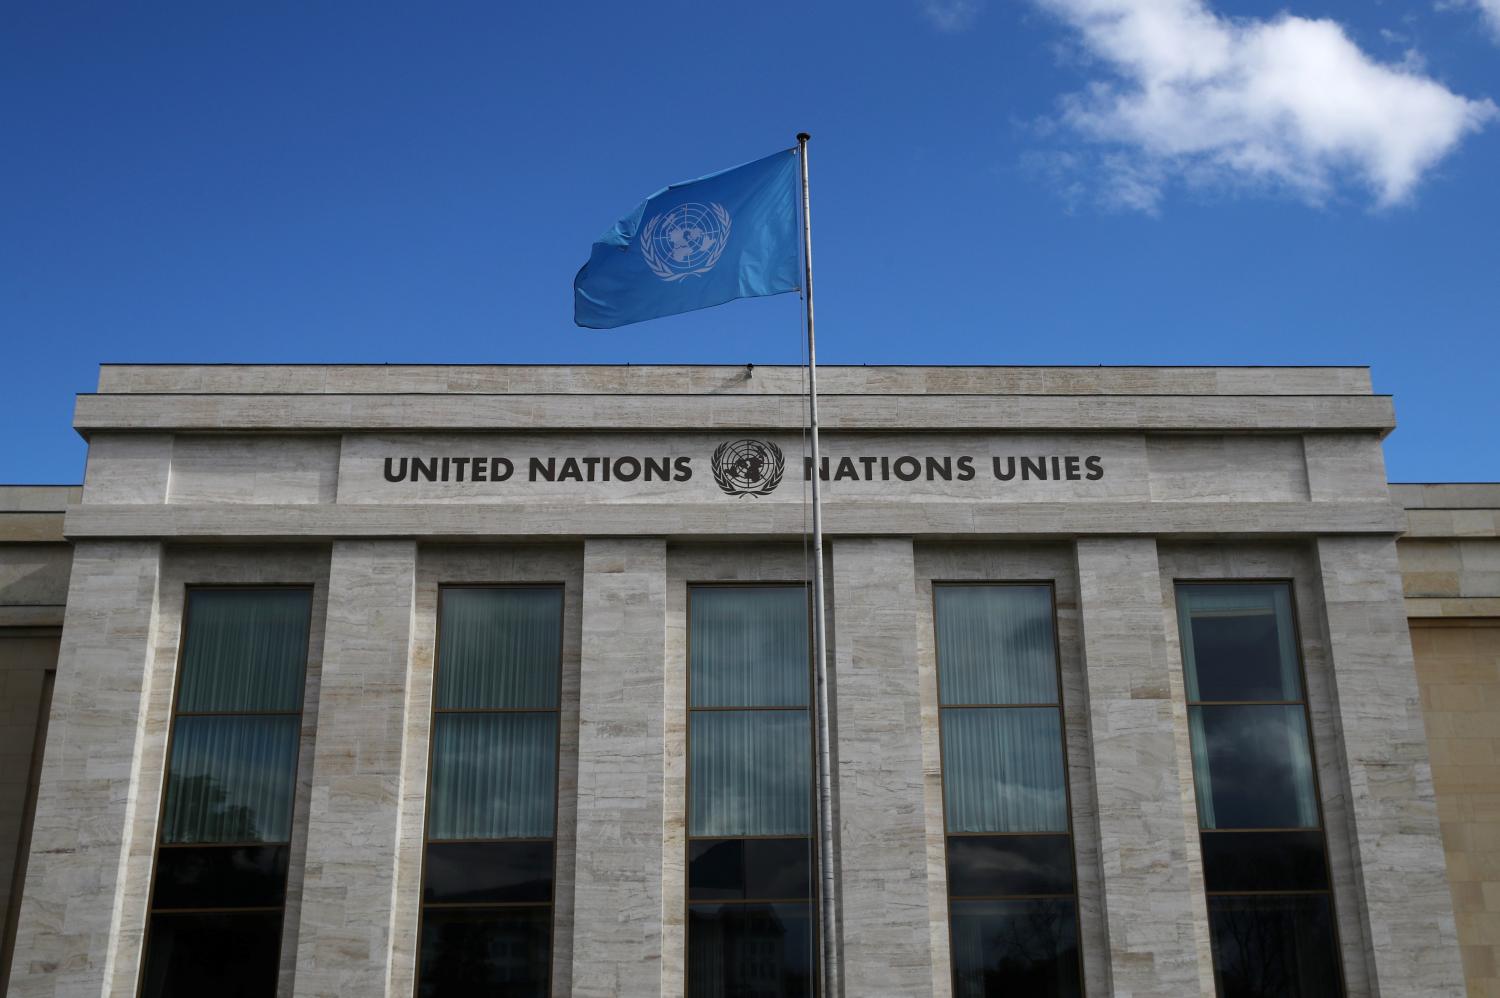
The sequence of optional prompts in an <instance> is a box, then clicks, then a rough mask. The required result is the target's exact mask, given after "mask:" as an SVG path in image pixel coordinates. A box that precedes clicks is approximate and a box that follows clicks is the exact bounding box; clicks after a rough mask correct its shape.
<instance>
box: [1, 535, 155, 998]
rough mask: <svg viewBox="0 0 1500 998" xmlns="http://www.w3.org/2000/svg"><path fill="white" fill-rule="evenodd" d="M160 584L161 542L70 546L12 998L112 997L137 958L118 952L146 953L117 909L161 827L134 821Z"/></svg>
mask: <svg viewBox="0 0 1500 998" xmlns="http://www.w3.org/2000/svg"><path fill="white" fill-rule="evenodd" d="M160 584H161V545H159V544H156V543H154V542H149V543H148V542H134V541H131V542H114V541H102V542H94V541H86V542H80V543H79V544H77V545H75V547H74V550H73V575H72V582H71V583H70V585H69V587H68V606H67V611H66V616H65V622H64V629H63V638H62V646H61V649H60V651H59V654H58V660H57V679H56V685H55V687H54V690H53V700H52V703H53V707H52V712H53V717H54V718H55V721H54V722H53V723H52V724H51V725H50V727H49V728H48V731H47V749H46V754H45V756H44V757H43V764H42V782H41V788H40V790H39V792H38V796H37V804H36V821H35V824H34V825H33V828H32V839H31V855H30V859H29V861H28V866H27V872H26V888H25V893H24V895H23V897H22V901H21V915H20V921H19V925H18V929H17V932H16V945H15V958H14V962H13V965H12V970H11V980H10V991H9V994H10V995H12V996H14V998H43V996H45V998H60V996H64V995H66V996H69V998H72V996H79V998H93V996H101V995H109V994H112V993H114V991H113V990H112V986H111V981H112V978H113V977H114V976H115V972H114V967H115V964H116V963H117V962H118V961H119V960H121V959H126V960H131V961H133V960H135V959H136V958H137V956H138V952H125V951H122V947H130V946H134V948H135V950H137V951H138V950H139V946H140V926H138V925H136V926H122V925H121V924H120V923H121V921H122V919H121V914H120V913H121V909H122V907H123V906H124V904H125V887H126V875H127V864H126V859H127V857H129V856H130V855H131V854H132V852H133V851H136V850H133V849H132V845H133V844H134V843H133V842H132V836H133V835H134V836H139V835H142V834H144V835H147V836H150V835H151V834H153V833H154V829H155V821H154V816H152V817H151V818H150V819H149V820H144V821H141V820H137V817H138V816H137V814H136V811H137V802H138V801H139V800H140V799H141V798H142V796H143V795H142V794H141V793H140V792H139V787H138V786H137V783H138V782H139V781H140V780H141V779H142V777H143V773H142V766H141V764H140V762H141V761H140V753H141V751H142V746H143V742H144V741H145V735H146V724H147V711H146V705H147V703H148V701H149V700H150V698H151V693H152V690H151V689H150V683H149V681H148V676H150V675H151V670H150V663H151V660H152V652H153V646H154V643H155V631H156V620H157V601H158V598H159V595H160ZM151 775H152V777H153V778H155V779H157V780H159V779H160V778H161V774H160V772H159V771H157V772H154V773H153V774H151ZM144 796H145V797H147V798H149V799H150V800H151V801H153V802H154V801H155V800H156V799H157V798H156V794H155V793H154V792H152V793H150V794H146V795H144ZM150 848H151V846H150V844H149V843H148V844H147V845H146V846H145V849H146V854H147V855H149V854H150ZM148 869H149V861H148ZM137 879H139V878H137ZM122 933H123V934H124V935H123V938H122ZM131 984H132V989H133V984H134V982H133V980H132V981H131ZM125 993H129V992H125Z"/></svg>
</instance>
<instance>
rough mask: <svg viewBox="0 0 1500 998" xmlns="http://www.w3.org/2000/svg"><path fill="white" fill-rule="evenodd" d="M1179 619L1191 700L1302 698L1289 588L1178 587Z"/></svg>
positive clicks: (1263, 585)
mask: <svg viewBox="0 0 1500 998" xmlns="http://www.w3.org/2000/svg"><path fill="white" fill-rule="evenodd" d="M1177 616H1178V622H1179V624H1180V628H1181V631H1182V642H1183V664H1184V665H1185V666H1186V670H1187V686H1188V699H1189V700H1192V701H1215V700H1232V701H1241V700H1300V699H1302V678H1301V675H1300V672H1301V657H1300V656H1299V655H1298V654H1297V640H1296V628H1295V627H1293V626H1292V594H1291V589H1290V587H1288V586H1286V585H1283V584H1281V583H1270V584H1268V583H1253V584H1245V585H1217V584H1216V585H1182V586H1178V587H1177Z"/></svg>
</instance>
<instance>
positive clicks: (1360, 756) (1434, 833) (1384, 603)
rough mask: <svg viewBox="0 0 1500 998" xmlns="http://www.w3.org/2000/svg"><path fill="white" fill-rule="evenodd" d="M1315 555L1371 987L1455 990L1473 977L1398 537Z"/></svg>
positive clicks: (1352, 540)
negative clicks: (1460, 924) (1447, 860)
mask: <svg viewBox="0 0 1500 998" xmlns="http://www.w3.org/2000/svg"><path fill="white" fill-rule="evenodd" d="M1317 557H1318V568H1319V571H1320V574H1321V577H1322V588H1323V601H1324V604H1325V607H1326V611H1327V618H1328V635H1329V644H1330V646H1331V648H1332V654H1333V665H1334V669H1333V675H1334V682H1335V687H1336V689H1335V694H1336V698H1337V699H1336V703H1337V711H1338V714H1337V717H1338V722H1339V727H1340V731H1341V734H1342V735H1343V746H1344V762H1345V765H1346V767H1347V772H1348V779H1349V787H1350V800H1351V810H1352V813H1353V816H1354V827H1355V831H1356V845H1357V851H1356V854H1355V862H1356V864H1357V869H1358V875H1357V882H1358V884H1359V887H1360V891H1361V894H1362V901H1363V914H1364V918H1365V926H1366V935H1367V938H1368V939H1369V941H1370V949H1371V952H1372V955H1373V960H1374V966H1375V983H1374V987H1375V988H1376V989H1377V991H1378V993H1379V994H1380V995H1384V996H1389V995H1430V996H1434V998H1438V996H1444V998H1446V996H1453V998H1458V996H1461V995H1463V994H1464V990H1465V989H1464V978H1463V972H1462V969H1461V967H1460V963H1459V954H1458V945H1457V930H1456V927H1455V924H1454V918H1453V903H1452V898H1451V896H1450V894H1449V890H1448V883H1447V880H1446V878H1445V876H1444V866H1443V852H1442V840H1441V838H1440V833H1439V827H1438V815H1437V805H1436V802H1435V800H1434V797H1433V790H1432V769H1431V764H1430V762H1429V758H1428V754H1427V738H1426V733H1425V730H1424V727H1423V722H1422V711H1421V702H1420V697H1419V692H1418V687H1417V677H1416V672H1415V668H1414V666H1413V662H1412V652H1411V645H1410V643H1409V639H1408V635H1407V625H1406V613H1405V607H1404V605H1403V602H1402V597H1401V576H1400V571H1399V569H1398V566H1397V560H1396V545H1395V543H1394V542H1393V541H1391V540H1389V539H1377V538H1357V537H1323V538H1319V539H1318V541H1317Z"/></svg>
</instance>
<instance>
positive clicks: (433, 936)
mask: <svg viewBox="0 0 1500 998" xmlns="http://www.w3.org/2000/svg"><path fill="white" fill-rule="evenodd" d="M551 934H552V909H551V908H550V907H546V906H537V907H531V906H525V907H517V908H479V909H474V908H429V909H427V911H426V912H424V913H423V916H422V943H421V954H420V958H419V959H420V967H419V968H418V973H419V975H420V980H421V984H420V985H418V987H417V994H419V995H421V996H422V998H476V996H479V995H483V996H486V998H546V995H547V980H548V977H549V976H550V974H551V971H552V952H551V951H552V947H551Z"/></svg>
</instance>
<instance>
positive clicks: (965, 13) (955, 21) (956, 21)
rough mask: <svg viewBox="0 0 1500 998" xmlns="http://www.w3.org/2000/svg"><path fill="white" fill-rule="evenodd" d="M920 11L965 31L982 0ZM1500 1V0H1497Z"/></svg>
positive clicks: (928, 1)
mask: <svg viewBox="0 0 1500 998" xmlns="http://www.w3.org/2000/svg"><path fill="white" fill-rule="evenodd" d="M921 2H922V13H923V15H925V16H926V18H927V20H928V21H930V22H932V26H933V27H935V28H937V29H938V30H939V31H967V30H968V29H969V28H972V27H973V26H974V22H975V21H977V20H978V19H979V12H980V11H981V10H983V9H984V0H921ZM1497 2H1500V0H1497Z"/></svg>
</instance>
